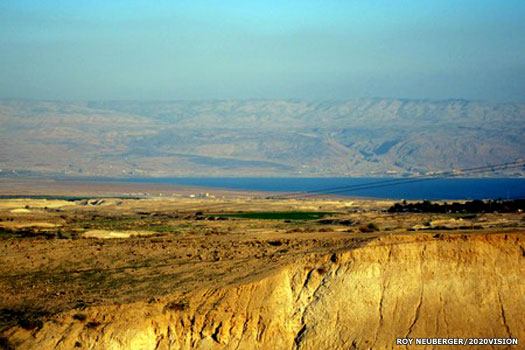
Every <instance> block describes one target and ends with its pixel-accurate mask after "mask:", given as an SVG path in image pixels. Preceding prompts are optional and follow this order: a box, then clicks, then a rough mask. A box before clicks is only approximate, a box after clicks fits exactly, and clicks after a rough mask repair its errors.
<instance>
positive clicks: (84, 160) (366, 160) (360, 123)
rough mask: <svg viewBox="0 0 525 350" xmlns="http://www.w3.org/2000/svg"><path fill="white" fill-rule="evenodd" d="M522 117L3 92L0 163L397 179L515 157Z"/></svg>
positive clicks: (498, 109) (498, 107) (393, 103)
mask: <svg viewBox="0 0 525 350" xmlns="http://www.w3.org/2000/svg"><path fill="white" fill-rule="evenodd" d="M524 122H525V105H522V104H495V103H486V102H469V101H463V100H448V101H411V100H388V99H367V100H350V101H329V102H304V101H295V100H253V101H251V100H242V101H186V102H184V101H182V102H79V103H66V102H39V101H13V100H4V101H3V102H1V103H0V138H1V139H2V147H1V148H0V168H1V169H2V170H3V171H2V173H1V174H12V171H16V172H17V173H24V172H32V173H38V174H42V173H44V174H62V175H64V174H65V175H72V176H100V175H102V176H232V175H233V176H243V175H244V176H257V175H258V176H385V175H388V176H392V175H393V176H408V175H415V174H421V173H427V172H431V171H440V170H452V169H462V168H469V167H474V166H483V165H487V164H495V163H502V162H506V161H513V160H516V159H518V158H521V157H523V154H524V151H525V141H524V140H525V125H524ZM523 173H524V170H523V169H512V170H508V171H503V172H494V173H492V174H489V175H492V176H498V175H522V174H523Z"/></svg>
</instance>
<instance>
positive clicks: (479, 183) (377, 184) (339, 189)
mask: <svg viewBox="0 0 525 350" xmlns="http://www.w3.org/2000/svg"><path fill="white" fill-rule="evenodd" d="M115 181H132V182H140V183H152V184H171V185H185V186H198V187H209V188H221V189H234V190H247V191H270V192H283V195H285V194H288V193H292V192H307V193H305V194H304V195H305V196H315V195H316V194H317V193H318V192H312V191H319V192H321V193H326V194H337V195H341V196H353V197H371V198H389V199H410V200H417V199H429V200H438V199H447V200H450V199H498V198H502V199H517V198H525V178H498V179H494V178H481V179H471V178H440V179H432V180H428V179H417V178H415V179H395V178H341V177H336V178H325V177H323V178H253V177H245V178H134V179H125V180H124V179H122V180H115Z"/></svg>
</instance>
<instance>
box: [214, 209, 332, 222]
mask: <svg viewBox="0 0 525 350" xmlns="http://www.w3.org/2000/svg"><path fill="white" fill-rule="evenodd" d="M332 214H334V213H332V212H320V211H266V212H264V211H263V212H245V213H235V214H218V215H208V216H215V217H225V218H241V219H260V220H317V219H321V218H323V217H325V216H327V215H332Z"/></svg>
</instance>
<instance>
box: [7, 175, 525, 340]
mask: <svg viewBox="0 0 525 350" xmlns="http://www.w3.org/2000/svg"><path fill="white" fill-rule="evenodd" d="M2 186H3V187H2ZM16 186H19V188H16ZM137 186H138V185H137ZM142 186H149V187H148V188H145V187H142V188H140V186H139V188H134V189H131V187H133V186H132V185H130V184H120V185H115V184H113V185H108V184H101V183H98V184H93V183H91V184H89V183H73V184H71V183H69V184H67V185H63V184H56V183H47V184H46V183H42V182H38V181H36V182H34V181H33V182H31V181H29V182H24V181H22V182H19V183H14V182H10V183H9V184H6V183H5V182H3V183H2V184H0V188H2V189H3V191H4V192H3V193H5V194H6V195H5V198H2V199H0V257H1V264H0V348H5V349H137V350H139V349H140V350H142V349H144V350H149V349H151V350H164V349H166V350H167V349H405V348H411V347H410V346H408V347H407V346H404V345H403V346H401V345H396V344H395V340H396V338H401V337H404V338H406V337H496V338H518V339H519V341H520V342H521V341H523V342H525V306H524V305H525V303H524V301H525V300H524V299H523V296H524V295H525V283H523V281H524V278H525V240H524V238H523V233H525V216H524V215H523V213H520V212H516V213H476V214H472V213H389V212H387V209H388V208H389V207H390V206H392V205H393V204H394V203H395V201H389V200H373V199H363V198H343V197H323V198H319V197H310V198H299V197H288V198H287V197H286V196H283V197H279V195H275V194H267V193H256V192H229V191H224V190H221V191H219V190H206V189H194V188H173V187H171V188H166V187H162V188H159V187H155V186H153V185H142ZM8 188H10V189H13V191H16V192H17V193H20V192H22V193H24V196H22V197H20V196H19V197H16V198H15V197H13V196H12V194H11V193H8V191H7V189H8ZM42 188H47V190H48V193H47V194H50V193H51V194H52V196H47V197H46V196H39V193H40V194H41V193H42V192H41V191H42ZM22 189H23V190H24V191H25V192H23V191H22ZM204 191H208V192H204ZM89 193H91V194H92V195H91V196H89V195H88V194H89ZM146 193H147V195H146ZM206 193H207V194H206ZM417 348H428V349H433V348H436V347H435V346H434V347H432V346H418V347H417ZM439 348H440V349H442V348H444V349H446V348H450V349H453V348H454V347H453V346H440V347H439ZM468 348H471V349H476V348H479V349H487V348H498V349H501V348H509V349H514V348H518V347H515V346H511V345H508V346H501V345H498V346H489V345H483V346H482V345H473V346H469V347H468Z"/></svg>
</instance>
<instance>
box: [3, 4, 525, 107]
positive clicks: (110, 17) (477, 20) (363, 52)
mask: <svg viewBox="0 0 525 350" xmlns="http://www.w3.org/2000/svg"><path fill="white" fill-rule="evenodd" d="M13 97H14V98H43V99H82V100H84V99H157V100H158V99H201V98H203V99H208V98H221V99H222V98H307V99H341V98H358V97H406V98H431V99H442V98H466V99H486V100H497V101H520V102H525V1H524V0H493V1H487V0H476V1H471V0H461V1H458V0H411V1H408V0H397V1H392V0H359V1H353V0H346V1H345V0H319V1H313V0H310V1H309V0H296V1H285V0H278V1H272V0H265V1H227V0H221V1H198V0H190V1H174V0H173V1H151V0H150V1H146V0H143V1H141V0H135V1H133V0H113V1H112V0H91V1H82V0H70V1H66V0H63V1H59V0H1V1H0V98H13Z"/></svg>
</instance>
